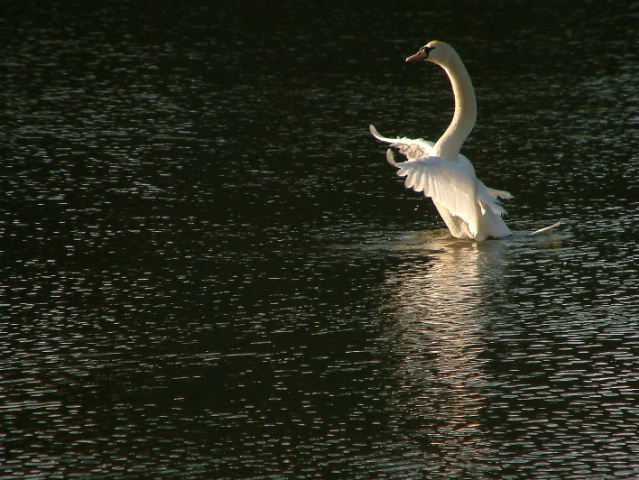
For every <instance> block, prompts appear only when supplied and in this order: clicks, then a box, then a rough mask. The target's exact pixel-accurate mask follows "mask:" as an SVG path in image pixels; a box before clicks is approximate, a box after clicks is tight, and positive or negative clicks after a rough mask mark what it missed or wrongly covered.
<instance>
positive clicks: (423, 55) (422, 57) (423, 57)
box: [406, 50, 428, 62]
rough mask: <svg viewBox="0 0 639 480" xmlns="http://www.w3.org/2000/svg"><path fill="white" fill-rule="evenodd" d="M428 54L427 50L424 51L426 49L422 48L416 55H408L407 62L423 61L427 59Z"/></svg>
mask: <svg viewBox="0 0 639 480" xmlns="http://www.w3.org/2000/svg"><path fill="white" fill-rule="evenodd" d="M427 56H428V55H427V54H426V52H424V50H420V51H419V52H417V53H416V54H415V55H411V56H410V57H408V58H407V59H406V61H407V62H423V61H424V60H426V57H427Z"/></svg>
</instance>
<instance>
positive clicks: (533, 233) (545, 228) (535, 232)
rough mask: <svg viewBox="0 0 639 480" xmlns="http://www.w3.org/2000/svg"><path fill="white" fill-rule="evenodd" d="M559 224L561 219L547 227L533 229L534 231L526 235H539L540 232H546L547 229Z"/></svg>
mask: <svg viewBox="0 0 639 480" xmlns="http://www.w3.org/2000/svg"><path fill="white" fill-rule="evenodd" d="M559 225H561V220H559V221H558V222H557V223H553V224H552V225H549V226H547V227H544V228H540V229H539V230H535V231H534V232H531V233H529V234H528V235H539V234H540V233H546V232H547V231H549V230H552V229H553V228H555V227H558V226H559Z"/></svg>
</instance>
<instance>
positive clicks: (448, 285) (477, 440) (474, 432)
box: [387, 240, 506, 474]
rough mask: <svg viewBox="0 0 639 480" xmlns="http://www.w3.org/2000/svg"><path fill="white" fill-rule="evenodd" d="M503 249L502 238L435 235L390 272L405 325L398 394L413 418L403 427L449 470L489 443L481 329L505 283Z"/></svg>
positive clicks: (394, 306)
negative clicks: (483, 418)
mask: <svg viewBox="0 0 639 480" xmlns="http://www.w3.org/2000/svg"><path fill="white" fill-rule="evenodd" d="M433 247H434V248H435V249H434V250H433ZM505 250H506V247H505V246H504V243H503V242H497V241H495V242H491V241H488V242H483V243H474V242H473V243H471V242H466V241H450V240H441V241H439V242H434V241H432V240H429V241H428V242H427V243H426V244H422V245H421V251H420V246H419V245H416V244H413V245H411V246H410V248H407V247H406V246H405V247H403V248H402V249H401V254H402V256H404V255H405V257H406V261H405V262H402V264H401V265H400V266H399V267H398V268H397V269H396V270H394V271H391V272H389V274H388V278H387V282H388V284H389V285H388V286H389V287H390V289H391V291H392V292H393V294H392V296H391V300H390V305H389V307H390V310H391V312H392V315H393V316H394V317H395V319H396V321H397V324H396V325H397V327H398V328H399V330H400V332H399V334H398V335H396V337H395V345H394V348H395V354H396V356H397V360H398V364H397V366H398V368H397V370H396V373H397V382H398V383H399V388H398V389H397V390H396V391H395V392H394V393H393V395H392V398H393V402H394V403H395V405H396V407H397V411H398V412H400V413H399V415H400V418H401V420H400V421H401V422H405V423H406V424H407V425H405V428H403V429H402V430H404V431H409V432H411V438H409V439H407V440H408V441H409V442H410V443H415V442H417V443H418V445H416V447H415V448H416V450H418V451H419V452H420V454H423V453H425V451H424V448H425V446H428V447H427V448H426V452H431V453H433V454H436V455H437V457H438V458H440V459H441V460H442V461H444V464H439V468H444V470H445V471H447V472H449V473H451V474H452V473H455V472H457V470H455V471H453V470H454V469H457V468H458V467H459V466H460V465H464V464H466V463H467V462H471V463H472V462H473V459H476V458H477V457H478V456H481V455H482V450H484V449H485V448H488V445H487V444H486V442H485V441H484V440H482V430H481V428H480V424H479V410H480V409H481V407H482V406H483V394H484V392H485V389H486V387H487V385H488V379H487V377H486V375H485V374H484V372H483V362H484V360H482V358H481V354H482V351H483V349H484V344H483V333H482V332H483V330H484V329H485V328H486V327H487V323H488V322H489V320H490V313H489V311H490V309H489V308H487V307H486V305H489V304H490V299H491V297H492V296H493V295H498V292H499V289H500V285H499V283H500V277H501V273H500V272H501V270H502V265H503V262H504V254H505V253H506V251H505ZM415 453H417V452H415ZM484 453H485V452H484ZM453 465H455V467H453ZM433 467H434V465H433ZM450 469H453V470H450ZM449 470H450V471H449ZM457 473H459V472H457Z"/></svg>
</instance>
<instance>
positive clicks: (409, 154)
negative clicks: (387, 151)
mask: <svg viewBox="0 0 639 480" xmlns="http://www.w3.org/2000/svg"><path fill="white" fill-rule="evenodd" d="M368 128H369V130H370V131H371V133H372V134H373V136H374V137H375V138H376V139H377V140H380V141H382V142H386V143H390V146H391V147H395V148H397V149H399V153H401V154H402V155H405V156H406V158H407V159H408V160H409V161H410V160H417V159H419V158H422V157H427V156H429V155H432V153H433V151H432V150H433V146H434V145H435V144H434V143H433V142H428V141H426V140H422V139H421V138H418V139H416V140H413V139H411V138H406V137H403V138H399V137H397V138H388V137H384V136H382V135H380V133H379V132H378V131H377V129H376V128H375V127H374V126H373V125H370V126H369V127H368Z"/></svg>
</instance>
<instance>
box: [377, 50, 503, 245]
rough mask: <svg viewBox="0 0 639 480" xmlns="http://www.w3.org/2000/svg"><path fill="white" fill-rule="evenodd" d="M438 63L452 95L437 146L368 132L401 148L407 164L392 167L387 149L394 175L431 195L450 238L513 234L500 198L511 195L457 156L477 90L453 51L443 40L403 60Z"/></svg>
mask: <svg viewBox="0 0 639 480" xmlns="http://www.w3.org/2000/svg"><path fill="white" fill-rule="evenodd" d="M425 60H428V61H430V62H433V63H436V64H438V65H439V66H441V67H442V68H443V69H444V70H445V71H446V73H447V74H448V78H449V79H450V82H451V84H452V87H453V93H454V95H455V113H454V115H453V120H452V121H451V123H450V125H449V127H448V129H447V130H446V131H445V132H444V134H443V135H442V136H441V138H440V139H439V140H438V141H437V143H432V142H428V141H425V140H421V139H418V140H411V139H409V138H396V139H392V138H386V137H383V136H382V135H380V134H379V133H378V132H377V130H376V129H375V127H374V126H372V125H371V126H370V130H371V133H372V134H373V136H374V137H375V138H377V139H378V140H381V141H382V142H386V143H389V144H390V146H391V147H395V148H398V149H399V152H400V153H402V154H403V155H405V156H406V158H407V161H405V162H401V163H396V162H395V160H394V158H393V151H392V150H391V149H389V150H388V152H387V154H386V158H387V160H388V162H389V163H390V164H391V165H393V166H395V167H397V168H398V169H399V170H398V172H397V175H399V176H400V177H406V181H405V185H406V187H407V188H412V189H413V190H415V191H416V192H424V195H425V196H427V197H431V198H432V199H433V203H434V204H435V207H437V211H438V212H439V214H440V216H441V217H442V219H443V220H444V222H445V223H446V226H447V227H448V229H449V230H450V233H451V235H453V236H454V237H457V238H465V239H473V240H484V239H486V238H488V237H492V238H501V237H506V236H508V235H510V234H511V231H510V229H509V228H508V226H507V225H506V224H505V223H504V221H503V219H502V215H504V214H505V213H506V212H505V210H504V209H503V208H502V207H501V205H500V204H499V203H498V200H497V199H498V198H503V199H510V198H512V196H511V195H510V193H508V192H505V191H502V190H494V189H492V188H488V187H486V186H485V185H484V184H483V183H482V182H481V181H480V180H478V179H477V177H476V176H475V169H474V168H473V166H472V164H471V163H470V161H469V160H468V159H467V158H466V157H465V156H463V155H461V154H460V153H459V150H460V148H461V146H462V144H463V143H464V140H466V138H467V137H468V135H469V134H470V132H471V131H472V129H473V127H474V126H475V120H476V118H477V102H476V100H475V91H474V89H473V85H472V83H471V81H470V77H469V76H468V72H467V71H466V67H464V64H463V63H462V61H461V59H460V58H459V55H457V52H456V51H455V50H454V49H453V48H452V47H451V46H450V45H448V44H446V43H443V42H436V41H435V42H430V43H429V44H428V45H426V46H424V47H423V48H422V49H420V51H419V52H417V53H416V54H415V55H413V56H411V57H409V58H407V59H406V61H407V62H408V61H425Z"/></svg>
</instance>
